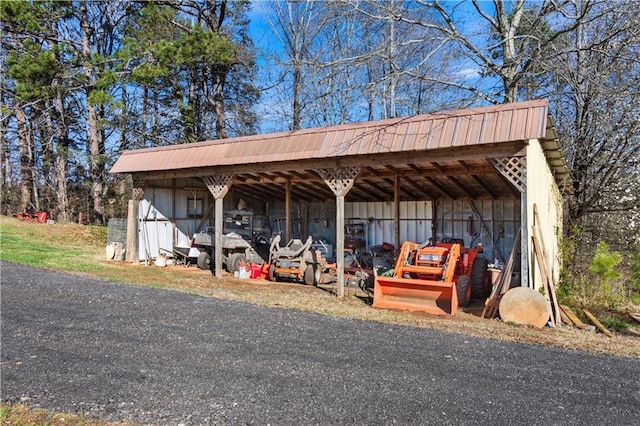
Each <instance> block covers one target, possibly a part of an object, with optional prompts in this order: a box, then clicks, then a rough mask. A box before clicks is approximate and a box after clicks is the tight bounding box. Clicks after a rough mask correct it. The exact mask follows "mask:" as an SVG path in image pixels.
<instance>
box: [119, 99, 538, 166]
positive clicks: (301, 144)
mask: <svg viewBox="0 0 640 426" xmlns="http://www.w3.org/2000/svg"><path fill="white" fill-rule="evenodd" d="M547 106H548V102H547V101H546V100H537V101H530V102H522V103H514V104H505V105H498V106H491V107H484V108H475V109H467V110H460V111H451V112H443V113H439V114H432V115H418V116H414V117H409V118H399V119H392V120H383V121H378V122H373V123H358V124H349V125H341V126H332V127H324V128H317V129H306V130H300V131H296V132H282V133H274V134H270V135H256V136H249V137H242V138H233V139H225V140H224V141H205V142H198V143H192V144H184V145H174V146H170V147H159V148H147V149H140V150H133V151H125V152H124V153H123V154H122V155H121V156H120V158H119V159H118V161H117V162H116V164H115V165H114V166H113V168H112V169H111V172H112V173H127V172H143V171H160V170H175V169H181V168H198V167H212V166H228V165H242V164H253V163H265V162H275V161H294V160H299V159H301V158H327V157H344V156H353V155H367V154H379V153H392V152H402V151H411V150H432V149H438V148H449V147H462V146H470V145H477V144H484V143H500V142H509V141H518V140H528V139H538V138H544V136H545V131H546V122H547ZM478 126H480V128H481V131H480V132H478V131H477V129H478ZM471 129H474V130H473V131H471Z"/></svg>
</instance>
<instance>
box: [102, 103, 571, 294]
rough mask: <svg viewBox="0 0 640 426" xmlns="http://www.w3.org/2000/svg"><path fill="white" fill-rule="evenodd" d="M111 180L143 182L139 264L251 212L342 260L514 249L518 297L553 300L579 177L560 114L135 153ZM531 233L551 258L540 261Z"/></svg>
mask: <svg viewBox="0 0 640 426" xmlns="http://www.w3.org/2000/svg"><path fill="white" fill-rule="evenodd" d="M111 173H128V174H131V175H132V177H133V182H134V189H133V196H132V200H131V201H130V203H129V222H128V231H129V232H128V234H129V235H131V236H132V237H131V238H128V241H127V250H126V254H127V260H128V261H131V262H138V261H139V260H149V258H155V257H156V256H158V254H159V252H160V251H161V250H171V249H172V248H173V247H176V246H179V245H184V244H186V243H187V242H188V241H189V240H190V239H191V236H192V235H193V234H194V233H196V232H199V231H201V230H203V229H205V228H206V227H207V226H212V225H213V226H215V234H214V235H215V241H217V242H218V243H219V242H220V239H221V237H222V230H223V212H224V211H227V210H233V209H236V208H238V206H239V205H240V206H241V207H248V208H250V209H252V210H254V211H256V212H260V213H265V214H267V215H268V216H269V218H270V222H271V226H272V228H274V229H278V230H280V231H281V232H282V233H283V241H288V239H290V238H293V237H296V238H303V239H304V238H306V237H307V236H308V235H312V236H313V238H314V239H318V240H323V241H324V242H325V244H326V245H327V246H329V247H330V251H331V252H332V253H329V256H332V255H335V253H343V250H344V247H345V240H347V241H349V240H350V239H351V238H357V239H359V240H361V241H362V242H363V246H362V247H361V249H362V250H368V249H369V248H371V247H373V246H377V245H380V244H383V243H390V244H393V245H394V246H395V247H396V249H397V248H399V247H400V245H401V244H402V243H403V242H404V241H407V240H411V241H416V242H424V241H427V240H429V239H433V240H440V239H444V238H455V239H462V240H463V241H464V244H465V246H466V247H471V246H473V245H476V244H478V243H482V244H483V246H484V256H485V257H486V258H487V259H488V260H489V262H490V263H494V262H495V260H497V261H498V262H505V261H506V259H507V258H508V257H509V255H510V253H511V252H512V249H513V248H514V247H515V249H516V250H515V252H516V254H517V257H516V262H515V265H514V273H513V278H512V279H513V281H514V282H515V283H517V284H518V285H522V286H526V287H532V288H535V289H538V288H541V287H544V283H543V277H541V272H540V271H541V269H540V266H541V265H539V262H540V261H541V259H543V258H544V260H543V262H544V263H545V264H546V265H547V267H546V269H547V271H546V273H548V274H549V275H550V276H551V277H553V281H554V282H555V283H557V280H558V277H559V273H560V253H559V241H558V240H559V238H560V237H561V235H562V193H563V191H564V190H565V188H568V180H569V175H568V172H567V168H566V164H565V161H564V158H563V155H562V152H561V150H560V144H559V142H558V138H557V135H556V132H555V129H554V127H553V123H552V120H551V118H550V117H549V110H548V101H547V100H534V101H528V102H521V103H512V104H504V105H497V106H489V107H481V108H472V109H464V110H458V111H447V112H440V113H436V114H425V115H417V116H412V117H406V118H394V119H388V120H382V121H375V122H365V123H356V124H343V125H337V126H330V127H321V128H313V129H304V130H297V131H289V132H280V133H274V134H266V135H256V136H246V137H237V138H230V139H223V140H211V141H203V142H197V143H190V144H180V145H172V146H163V147H157V148H147V149H136V150H130V151H125V152H123V153H122V155H121V156H120V158H119V159H118V160H117V161H116V163H115V165H114V166H113V168H112V169H111ZM532 225H535V226H536V227H537V229H538V230H539V235H538V236H537V238H538V240H539V241H541V242H543V243H544V246H543V247H544V250H539V249H538V250H534V242H535V241H534V239H533V238H532ZM516 242H518V243H517V244H515V245H514V243H516ZM220 247H221V244H215V253H214V254H215V256H214V264H215V275H216V276H221V275H222V261H221V259H222V253H221V251H220V250H221V248H220ZM538 252H540V253H538ZM536 255H539V256H543V258H542V257H536ZM335 257H336V261H337V269H338V295H339V296H341V295H342V294H343V291H344V281H343V279H342V278H341V277H342V272H343V271H344V259H343V257H342V256H335ZM549 268H550V270H548V269H549Z"/></svg>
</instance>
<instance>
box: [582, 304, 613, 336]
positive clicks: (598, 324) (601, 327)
mask: <svg viewBox="0 0 640 426" xmlns="http://www.w3.org/2000/svg"><path fill="white" fill-rule="evenodd" d="M582 312H584V314H585V315H586V316H587V318H589V321H591V323H592V324H593V325H595V326H596V328H597V329H598V330H600V331H601V332H602V334H604V335H605V336H609V337H613V334H611V332H610V331H609V329H607V327H605V326H604V325H602V323H601V322H600V321H598V318H596V317H595V315H593V314H592V313H591V312H589V311H587V310H586V309H583V310H582Z"/></svg>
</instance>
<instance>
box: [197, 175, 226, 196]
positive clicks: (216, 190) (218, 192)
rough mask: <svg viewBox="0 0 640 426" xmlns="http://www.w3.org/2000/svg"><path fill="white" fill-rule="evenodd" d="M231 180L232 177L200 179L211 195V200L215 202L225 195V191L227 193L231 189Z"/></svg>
mask: <svg viewBox="0 0 640 426" xmlns="http://www.w3.org/2000/svg"><path fill="white" fill-rule="evenodd" d="M232 179H233V175H213V176H204V177H203V178H202V180H203V181H204V184H205V185H207V188H208V189H209V192H211V195H213V198H214V199H216V200H217V199H218V198H221V197H224V196H225V195H227V191H229V188H230V187H231V180H232Z"/></svg>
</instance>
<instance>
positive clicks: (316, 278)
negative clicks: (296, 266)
mask: <svg viewBox="0 0 640 426" xmlns="http://www.w3.org/2000/svg"><path fill="white" fill-rule="evenodd" d="M320 278H321V273H320V269H319V268H318V267H317V265H312V264H309V265H307V267H306V268H305V270H304V283H305V284H306V285H313V286H317V285H318V283H319V282H320Z"/></svg>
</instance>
